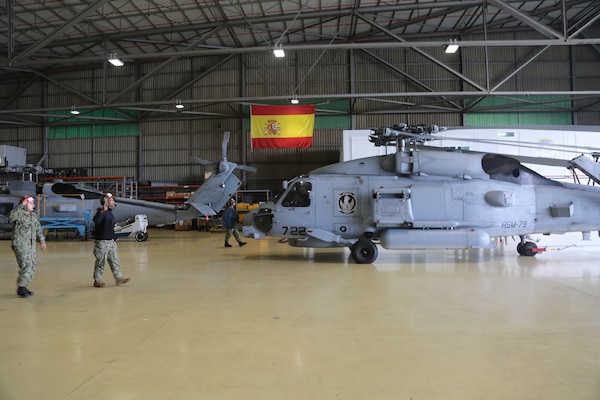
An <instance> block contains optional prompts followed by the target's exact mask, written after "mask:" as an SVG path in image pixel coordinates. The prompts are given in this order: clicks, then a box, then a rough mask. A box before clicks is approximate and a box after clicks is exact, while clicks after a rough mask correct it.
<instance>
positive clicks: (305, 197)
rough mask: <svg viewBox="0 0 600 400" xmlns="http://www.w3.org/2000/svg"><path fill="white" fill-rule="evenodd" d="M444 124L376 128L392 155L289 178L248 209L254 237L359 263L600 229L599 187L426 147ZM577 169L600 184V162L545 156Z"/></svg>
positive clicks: (524, 245) (488, 156)
mask: <svg viewBox="0 0 600 400" xmlns="http://www.w3.org/2000/svg"><path fill="white" fill-rule="evenodd" d="M438 131H439V128H438V127H437V126H435V125H427V126H425V125H416V126H408V125H404V124H403V125H395V126H393V127H386V128H379V129H375V130H372V134H371V135H370V136H369V141H371V142H372V143H373V144H374V145H376V146H382V145H395V146H396V151H395V153H393V154H388V155H382V156H373V157H366V158H361V159H355V160H350V161H345V162H340V163H336V164H332V165H329V166H325V167H321V168H318V169H315V170H313V171H312V172H310V173H308V174H307V175H304V176H299V177H296V178H294V179H293V180H291V181H290V182H284V185H283V186H284V190H283V191H282V193H281V194H280V195H278V196H276V197H275V198H274V199H273V200H272V201H271V202H268V203H265V204H262V205H261V206H260V207H259V208H258V209H255V210H252V211H251V212H249V213H248V214H247V215H246V217H245V219H244V221H243V233H244V236H246V237H253V238H264V237H265V236H275V237H281V238H286V239H288V243H289V244H290V245H291V246H297V247H314V248H327V247H349V248H350V253H351V256H352V258H353V259H354V261H355V262H356V263H359V264H365V263H373V262H374V261H375V260H376V258H377V255H378V248H377V244H379V245H380V246H381V247H383V248H385V249H469V248H474V249H491V248H495V247H496V243H495V241H494V238H502V237H504V238H506V237H509V236H518V237H519V239H520V240H519V241H518V245H517V252H518V253H519V254H520V255H523V256H534V255H536V254H537V253H538V252H541V251H543V250H544V248H541V247H538V246H537V244H536V243H534V242H532V241H529V240H528V235H531V234H536V233H540V234H560V233H566V232H583V234H584V239H585V238H586V237H587V238H589V234H590V232H591V231H594V230H599V229H600V187H595V186H589V185H583V184H576V183H562V182H558V181H555V180H551V179H547V178H545V177H543V176H542V175H540V174H538V173H537V172H535V171H533V170H532V169H530V168H528V167H526V166H524V165H522V164H521V162H520V161H519V160H518V159H517V157H509V156H506V155H501V154H492V153H482V152H469V151H448V150H445V149H442V148H438V147H434V146H424V143H425V142H427V141H430V140H432V137H431V134H434V133H437V132H438ZM521 161H523V162H528V163H534V162H535V163H537V162H540V163H543V162H548V163H549V164H551V165H555V166H556V165H563V166H565V167H568V168H570V169H574V168H578V169H580V170H581V171H583V173H585V174H586V175H588V176H589V177H590V179H591V180H593V181H594V182H596V183H600V165H598V164H597V163H595V162H594V161H592V160H590V159H589V158H586V157H585V156H583V155H582V156H579V157H577V158H575V159H573V160H570V161H568V160H554V159H550V160H540V159H537V158H532V157H530V158H527V159H523V160H521Z"/></svg>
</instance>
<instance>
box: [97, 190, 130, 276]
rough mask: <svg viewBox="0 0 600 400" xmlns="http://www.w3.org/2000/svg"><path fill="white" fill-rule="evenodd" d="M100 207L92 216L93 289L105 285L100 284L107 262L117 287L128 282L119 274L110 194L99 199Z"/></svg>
mask: <svg viewBox="0 0 600 400" xmlns="http://www.w3.org/2000/svg"><path fill="white" fill-rule="evenodd" d="M100 205H101V207H100V208H98V211H97V212H96V215H94V239H96V243H95V245H94V256H95V257H96V262H95V263H94V287H97V288H103V287H106V284H105V283H104V282H102V274H104V267H105V265H106V262H107V261H108V265H110V269H111V271H112V273H113V276H114V277H115V281H116V283H117V286H121V285H124V284H125V283H127V282H129V278H123V275H122V273H121V262H120V261H119V254H118V253H117V243H116V242H115V217H114V215H113V213H112V211H111V210H112V209H113V208H115V199H114V197H113V196H112V194H110V193H105V194H103V195H102V197H100Z"/></svg>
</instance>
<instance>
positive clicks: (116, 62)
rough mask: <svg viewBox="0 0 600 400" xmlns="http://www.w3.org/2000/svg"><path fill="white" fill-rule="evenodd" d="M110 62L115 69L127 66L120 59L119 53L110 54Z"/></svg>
mask: <svg viewBox="0 0 600 400" xmlns="http://www.w3.org/2000/svg"><path fill="white" fill-rule="evenodd" d="M108 62H109V63H111V64H112V65H114V66H115V67H122V66H123V65H125V63H124V62H123V60H121V59H120V58H119V55H118V54H117V53H110V55H109V56H108Z"/></svg>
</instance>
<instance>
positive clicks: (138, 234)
mask: <svg viewBox="0 0 600 400" xmlns="http://www.w3.org/2000/svg"><path fill="white" fill-rule="evenodd" d="M146 239H148V234H147V233H146V232H141V231H140V232H136V233H135V240H137V241H138V242H143V241H144V240H146Z"/></svg>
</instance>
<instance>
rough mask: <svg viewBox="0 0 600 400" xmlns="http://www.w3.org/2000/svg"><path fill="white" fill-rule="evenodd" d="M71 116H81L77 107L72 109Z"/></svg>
mask: <svg viewBox="0 0 600 400" xmlns="http://www.w3.org/2000/svg"><path fill="white" fill-rule="evenodd" d="M71 114H72V115H79V110H78V109H77V107H75V106H73V107H71Z"/></svg>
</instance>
